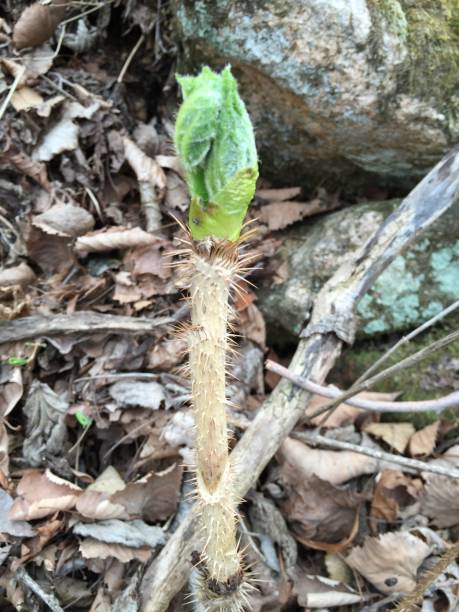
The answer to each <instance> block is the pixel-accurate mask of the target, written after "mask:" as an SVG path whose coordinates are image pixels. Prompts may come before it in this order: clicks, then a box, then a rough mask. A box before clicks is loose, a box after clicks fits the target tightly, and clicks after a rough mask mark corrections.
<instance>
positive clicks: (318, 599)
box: [293, 571, 363, 609]
mask: <svg viewBox="0 0 459 612" xmlns="http://www.w3.org/2000/svg"><path fill="white" fill-rule="evenodd" d="M293 592H294V594H295V595H296V596H297V598H298V605H300V606H304V607H305V608H307V609H310V608H312V609H315V608H321V609H324V608H333V607H336V606H350V605H352V604H356V603H358V602H361V601H362V600H363V597H362V595H361V594H360V593H357V591H354V589H351V588H350V587H348V586H347V585H346V584H343V583H341V582H338V581H337V580H331V579H330V578H325V577H324V576H311V575H309V574H305V573H303V572H300V571H298V572H297V575H296V577H295V580H294V590H293Z"/></svg>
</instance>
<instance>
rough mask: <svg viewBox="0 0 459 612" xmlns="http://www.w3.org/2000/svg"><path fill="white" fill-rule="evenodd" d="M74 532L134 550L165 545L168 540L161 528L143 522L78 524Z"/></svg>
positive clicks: (115, 521)
mask: <svg viewBox="0 0 459 612" xmlns="http://www.w3.org/2000/svg"><path fill="white" fill-rule="evenodd" d="M73 532H74V533H76V534H77V535H80V536H83V537H90V538H93V539H94V540H99V541H100V542H106V543H107V544H123V545H124V546H132V547H133V548H142V547H143V546H148V547H150V548H156V546H159V545H162V544H165V542H166V538H165V535H164V531H163V530H162V529H161V527H156V526H152V525H147V524H146V523H144V522H143V521H140V520H134V521H120V520H116V519H113V520H107V521H99V522H98V523H77V524H76V525H74V527H73Z"/></svg>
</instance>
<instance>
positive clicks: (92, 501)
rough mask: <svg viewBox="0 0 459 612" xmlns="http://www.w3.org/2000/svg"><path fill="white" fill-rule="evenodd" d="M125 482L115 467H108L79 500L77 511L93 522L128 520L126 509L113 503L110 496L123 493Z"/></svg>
mask: <svg viewBox="0 0 459 612" xmlns="http://www.w3.org/2000/svg"><path fill="white" fill-rule="evenodd" d="M125 486H126V484H125V482H124V481H123V479H122V478H121V476H120V475H119V473H118V472H117V470H116V469H115V468H114V467H113V466H111V465H110V466H108V467H107V468H106V469H105V470H104V471H103V472H102V474H100V475H99V476H98V477H97V479H96V480H95V481H94V482H93V483H92V484H90V485H89V486H88V487H87V489H85V490H84V492H83V494H82V495H80V497H79V498H78V500H77V503H76V509H77V512H79V513H80V514H81V515H82V516H84V517H85V518H88V519H93V520H98V521H101V520H107V519H114V518H127V513H126V512H125V509H124V507H123V506H121V505H120V504H116V503H113V502H112V501H111V499H110V496H111V495H112V494H114V493H116V492H117V491H121V490H122V489H124V487H125Z"/></svg>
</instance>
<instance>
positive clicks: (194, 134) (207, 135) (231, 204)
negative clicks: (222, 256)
mask: <svg viewBox="0 0 459 612" xmlns="http://www.w3.org/2000/svg"><path fill="white" fill-rule="evenodd" d="M177 81H178V82H179V84H180V86H181V89H182V94H183V103H182V105H181V107H180V109H179V112H178V115H177V121H176V125H175V144H176V147H177V151H178V153H179V155H180V158H181V160H182V163H183V165H184V167H185V170H186V174H187V183H188V188H189V190H190V194H191V206H190V215H189V224H190V230H191V235H192V236H193V238H194V239H195V240H202V239H204V238H206V237H208V236H210V237H213V238H223V239H226V240H236V239H237V238H238V237H239V234H240V232H241V228H242V224H243V222H244V217H245V215H246V213H247V208H248V206H249V204H250V201H251V200H252V198H253V194H254V192H255V185H256V180H257V177H258V160H257V151H256V147H255V137H254V134H253V128H252V124H251V122H250V118H249V115H248V113H247V110H246V108H245V106H244V103H243V101H242V100H241V98H240V96H239V94H238V91H237V82H236V80H235V79H234V77H233V75H232V74H231V70H230V68H229V66H227V67H226V68H225V69H224V70H223V71H222V72H221V73H220V74H218V73H216V72H213V71H212V70H211V69H210V68H208V67H207V66H205V67H204V68H203V69H202V70H201V72H200V74H199V75H198V76H196V77H190V76H185V77H183V76H177Z"/></svg>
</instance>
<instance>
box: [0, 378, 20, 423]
mask: <svg viewBox="0 0 459 612" xmlns="http://www.w3.org/2000/svg"><path fill="white" fill-rule="evenodd" d="M0 383H1V384H2V387H1V393H0V417H2V418H3V417H6V416H8V414H9V413H10V412H11V411H12V410H13V408H14V407H15V406H16V404H17V403H18V401H19V400H20V399H21V397H22V393H23V384H22V372H21V369H20V368H16V367H14V366H3V368H2V372H1V378H0Z"/></svg>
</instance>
